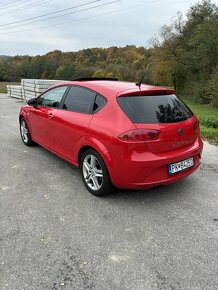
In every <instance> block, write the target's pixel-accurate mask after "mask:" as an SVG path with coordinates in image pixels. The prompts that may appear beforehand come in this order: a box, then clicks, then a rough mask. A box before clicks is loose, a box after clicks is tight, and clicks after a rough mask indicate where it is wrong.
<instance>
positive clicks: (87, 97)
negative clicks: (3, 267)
mask: <svg viewBox="0 0 218 290" xmlns="http://www.w3.org/2000/svg"><path fill="white" fill-rule="evenodd" d="M95 97H96V93H95V92H94V91H91V90H89V89H86V88H83V87H79V86H71V88H70V90H69V92H68V94H67V97H66V99H65V101H64V104H63V109H65V110H69V111H73V112H79V113H85V114H91V113H92V110H93V105H94V101H95Z"/></svg>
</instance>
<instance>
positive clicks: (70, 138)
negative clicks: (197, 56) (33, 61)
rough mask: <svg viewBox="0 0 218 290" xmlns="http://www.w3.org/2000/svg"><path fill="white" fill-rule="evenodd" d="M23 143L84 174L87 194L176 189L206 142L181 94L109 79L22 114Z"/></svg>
mask: <svg viewBox="0 0 218 290" xmlns="http://www.w3.org/2000/svg"><path fill="white" fill-rule="evenodd" d="M19 121H20V131H21V137H22V140H23V142H24V144H25V145H27V146H30V145H31V144H33V143H34V142H36V143H38V144H40V145H41V146H43V147H45V148H46V149H48V150H50V151H52V152H53V153H55V154H56V155H58V156H60V157H61V158H63V159H65V160H67V161H68V162H70V163H72V164H73V165H75V166H76V167H79V168H80V171H81V175H82V179H83V182H84V184H85V186H86V188H87V189H88V190H89V191H90V192H91V193H92V194H95V195H104V194H107V193H109V192H111V191H112V189H113V186H116V187H118V188H129V189H143V188H149V187H155V186H159V185H166V184H171V183H173V182H175V181H177V180H180V179H182V178H184V177H186V176H188V175H189V174H191V173H193V172H194V171H195V170H196V169H197V168H198V167H199V164H200V158H201V153H202V148H203V143H202V141H201V138H200V134H199V131H200V130H199V122H198V120H197V118H196V116H195V115H194V114H193V113H192V112H191V110H190V109H189V108H188V107H187V106H186V105H185V104H184V103H183V102H182V101H181V100H180V99H178V98H177V97H176V96H175V91H173V90H169V89H165V88H159V87H154V86H150V85H140V84H134V83H130V82H120V81H117V80H106V79H97V80H96V79H81V80H77V81H70V82H65V83H60V84H58V85H55V86H53V87H51V88H49V89H48V90H47V91H45V92H44V93H42V94H41V95H40V96H39V97H37V98H35V99H31V100H30V101H28V104H27V105H24V106H23V107H22V108H21V110H20V116H19Z"/></svg>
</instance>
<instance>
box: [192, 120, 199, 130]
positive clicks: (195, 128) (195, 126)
mask: <svg viewBox="0 0 218 290" xmlns="http://www.w3.org/2000/svg"><path fill="white" fill-rule="evenodd" d="M198 128H199V121H198V120H196V121H195V122H194V125H193V129H194V130H195V131H196V130H197V129H198Z"/></svg>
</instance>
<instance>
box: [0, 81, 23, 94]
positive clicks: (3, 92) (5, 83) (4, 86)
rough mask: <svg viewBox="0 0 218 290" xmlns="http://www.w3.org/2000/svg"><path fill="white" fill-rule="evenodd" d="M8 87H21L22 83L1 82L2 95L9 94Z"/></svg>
mask: <svg viewBox="0 0 218 290" xmlns="http://www.w3.org/2000/svg"><path fill="white" fill-rule="evenodd" d="M7 85H20V83H16V82H0V93H1V94H7V87H6V86H7Z"/></svg>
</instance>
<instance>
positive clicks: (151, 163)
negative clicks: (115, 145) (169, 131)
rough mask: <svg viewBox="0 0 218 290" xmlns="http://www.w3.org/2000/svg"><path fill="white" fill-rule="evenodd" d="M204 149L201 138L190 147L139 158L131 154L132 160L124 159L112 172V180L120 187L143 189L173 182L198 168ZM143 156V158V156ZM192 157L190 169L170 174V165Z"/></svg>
mask: <svg viewBox="0 0 218 290" xmlns="http://www.w3.org/2000/svg"><path fill="white" fill-rule="evenodd" d="M202 149H203V142H202V141H201V139H200V138H198V139H197V140H196V142H195V143H194V144H192V145H191V146H189V147H186V148H182V149H179V150H175V151H171V152H167V153H161V154H153V153H151V152H145V153H144V156H142V155H140V158H138V159H139V160H137V158H134V154H133V155H132V156H131V160H130V159H129V160H128V159H122V160H119V162H116V164H118V165H117V166H116V168H113V169H112V171H111V172H110V174H111V179H112V182H113V184H114V185H115V186H117V187H119V188H129V189H140V188H141V189H142V188H151V187H155V186H160V185H168V184H172V183H174V182H176V181H178V180H181V179H183V178H185V177H186V176H188V175H190V174H192V173H193V172H194V171H195V170H197V169H198V167H199V165H200V158H201V154H202ZM142 157H143V158H142ZM190 157H193V158H194V166H193V167H192V168H190V169H187V170H185V171H182V172H180V173H177V174H175V175H173V176H169V174H168V165H169V164H171V163H176V162H179V161H182V160H185V159H188V158H190Z"/></svg>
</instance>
